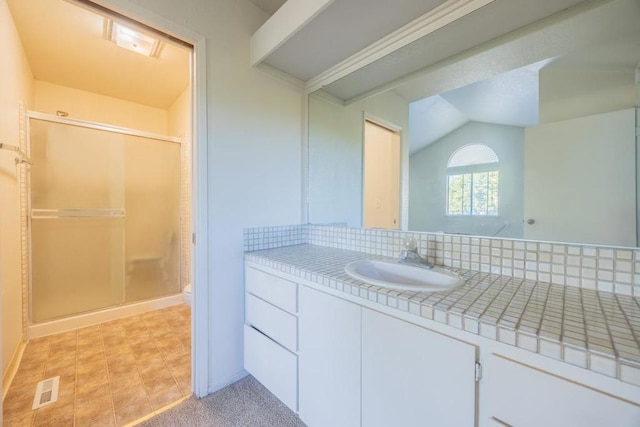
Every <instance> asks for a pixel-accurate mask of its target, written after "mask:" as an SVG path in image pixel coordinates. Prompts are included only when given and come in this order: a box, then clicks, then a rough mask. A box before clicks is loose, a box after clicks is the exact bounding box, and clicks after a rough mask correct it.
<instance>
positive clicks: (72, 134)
mask: <svg viewBox="0 0 640 427" xmlns="http://www.w3.org/2000/svg"><path fill="white" fill-rule="evenodd" d="M27 138H28V141H29V154H30V159H31V162H32V165H31V167H30V174H29V175H30V176H29V181H28V185H27V188H28V189H27V193H28V197H27V201H26V203H28V210H27V211H28V212H29V220H28V230H29V233H28V235H29V240H30V241H29V248H30V281H29V282H30V289H29V292H28V295H29V301H28V303H29V312H30V323H32V324H37V323H42V322H48V321H51V320H55V319H61V318H66V317H69V316H74V315H79V314H82V313H88V312H92V311H96V310H101V309H106V308H111V307H119V306H123V305H127V304H130V303H134V302H139V301H143V300H151V299H155V298H159V297H164V296H168V295H173V294H178V293H179V292H180V291H181V283H180V277H181V275H180V271H181V263H180V258H181V253H180V252H181V246H182V245H181V243H180V242H181V230H182V227H181V200H182V198H181V188H182V186H181V155H182V150H181V141H180V139H178V138H174V137H167V136H161V135H155V134H151V133H146V132H141V131H136V130H131V129H125V128H119V127H115V126H110V125H103V124H97V123H90V122H84V121H80V120H75V119H68V118H63V117H58V116H55V115H48V114H42V113H35V112H29V113H28V114H27Z"/></svg>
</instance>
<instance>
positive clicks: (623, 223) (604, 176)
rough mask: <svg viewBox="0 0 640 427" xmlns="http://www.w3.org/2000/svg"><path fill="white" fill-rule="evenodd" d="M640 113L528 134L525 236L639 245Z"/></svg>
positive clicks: (567, 123)
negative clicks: (639, 134)
mask: <svg viewBox="0 0 640 427" xmlns="http://www.w3.org/2000/svg"><path fill="white" fill-rule="evenodd" d="M635 174H636V138H635V109H626V110H620V111H614V112H610V113H604V114H597V115H594V116H587V117H580V118H577V119H571V120H562V121H557V122H554V123H548V124H545V125H540V126H537V127H532V128H527V129H526V131H525V181H524V189H525V199H524V212H525V218H532V219H534V220H535V223H534V224H532V225H526V226H525V233H524V237H525V238H526V239H534V240H555V241H562V242H578V243H599V244H605V245H617V246H632V247H635V246H637V245H636V175H635Z"/></svg>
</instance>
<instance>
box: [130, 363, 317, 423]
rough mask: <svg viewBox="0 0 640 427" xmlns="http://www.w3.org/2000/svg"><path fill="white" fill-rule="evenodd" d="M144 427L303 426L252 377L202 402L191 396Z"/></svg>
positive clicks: (294, 415)
mask: <svg viewBox="0 0 640 427" xmlns="http://www.w3.org/2000/svg"><path fill="white" fill-rule="evenodd" d="M140 426H144V427H182V426H184V427H200V426H202V427H204V426H212V427H232V426H233V427H236V426H242V427H304V426H305V424H304V423H303V422H302V421H300V419H299V418H298V416H297V415H296V414H294V413H293V412H292V411H291V410H290V409H289V408H287V407H286V406H285V405H284V404H283V403H282V402H280V401H279V400H278V399H277V398H276V397H275V396H274V395H273V394H271V393H270V392H269V390H267V389H266V388H265V387H264V386H263V385H262V384H260V383H259V382H258V381H257V380H256V379H255V378H253V377H252V376H248V377H245V378H243V379H241V380H240V381H238V382H236V383H234V384H231V385H230V386H228V387H225V388H223V389H222V390H220V391H218V392H216V393H213V394H211V395H209V396H207V397H205V398H203V399H196V398H194V397H191V398H189V399H187V400H185V401H184V402H183V403H181V404H179V405H178V406H175V407H173V408H171V409H169V410H168V411H166V412H163V413H162V414H159V415H157V416H155V417H153V418H151V419H149V420H147V421H145V422H144V423H142V424H140Z"/></svg>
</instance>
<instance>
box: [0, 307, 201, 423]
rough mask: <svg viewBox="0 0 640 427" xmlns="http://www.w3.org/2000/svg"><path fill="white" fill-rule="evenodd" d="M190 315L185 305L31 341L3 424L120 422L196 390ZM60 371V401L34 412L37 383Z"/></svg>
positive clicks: (58, 373)
mask: <svg viewBox="0 0 640 427" xmlns="http://www.w3.org/2000/svg"><path fill="white" fill-rule="evenodd" d="M190 319H191V310H190V308H189V306H187V305H185V304H180V305H177V306H173V307H168V308H163V309H160V310H156V311H152V312H148V313H144V314H141V315H137V316H131V317H125V318H122V319H118V320H114V321H111V322H106V323H102V324H100V325H96V326H91V327H87V328H83V329H79V330H76V331H71V332H65V333H61V334H57V335H52V336H49V337H44V338H38V339H35V340H32V341H30V342H29V343H28V344H27V347H26V350H25V352H24V356H23V358H22V361H21V363H20V367H19V368H18V372H17V374H16V376H15V378H14V380H13V382H12V383H11V387H10V388H9V392H8V393H7V396H6V398H5V400H4V405H3V406H4V407H3V411H4V412H3V418H4V425H5V426H77V427H80V426H92V427H102V426H105V427H107V426H121V425H124V424H127V423H129V422H131V421H134V420H136V419H138V418H141V417H143V416H144V415H147V414H149V413H151V412H153V411H154V410H156V409H159V408H161V407H163V406H165V405H167V404H169V403H171V402H174V401H176V400H178V399H180V398H182V397H184V396H188V395H190V394H191V320H190ZM58 375H59V376H60V390H59V394H58V401H57V402H56V403H52V404H50V405H48V406H45V407H42V408H40V409H36V410H32V409H31V405H32V403H33V397H34V394H35V389H36V384H37V383H38V381H41V380H43V379H46V378H51V377H55V376H58Z"/></svg>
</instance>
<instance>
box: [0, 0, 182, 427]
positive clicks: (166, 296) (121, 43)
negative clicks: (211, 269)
mask: <svg viewBox="0 0 640 427" xmlns="http://www.w3.org/2000/svg"><path fill="white" fill-rule="evenodd" d="M7 4H8V6H9V12H10V14H11V18H12V20H13V22H14V25H15V27H16V29H17V32H18V36H19V38H20V41H21V44H22V49H23V51H24V56H25V58H26V61H27V62H28V66H29V68H30V71H31V75H32V76H31V79H32V81H31V84H30V91H31V92H30V93H29V94H27V95H28V96H25V100H24V102H23V104H22V105H21V107H20V113H21V120H22V121H23V122H24V127H23V128H21V134H23V135H24V137H23V138H22V141H20V145H21V148H22V149H23V150H24V152H26V153H27V155H28V160H29V161H28V163H25V164H24V165H21V166H20V167H21V170H20V183H21V192H22V191H24V194H23V195H22V197H21V200H23V201H25V202H24V204H25V206H23V208H24V210H25V212H26V215H25V218H26V219H25V221H24V223H21V224H18V225H17V226H18V227H20V228H21V236H22V241H23V242H26V244H25V247H26V251H25V250H23V253H25V254H26V255H25V257H24V259H23V272H25V274H23V277H24V278H25V279H24V280H23V283H22V294H23V300H24V304H22V306H23V310H22V315H23V322H22V328H23V331H22V337H23V338H24V340H25V341H26V342H25V344H26V345H23V347H22V349H23V350H20V351H17V353H20V354H21V358H20V357H19V358H18V359H19V360H18V363H17V364H16V367H17V369H16V370H15V372H14V374H15V375H12V376H11V377H12V381H10V384H11V385H10V387H8V391H7V393H6V397H5V399H4V405H3V413H4V417H3V419H4V421H5V422H10V423H11V422H12V421H14V420H18V421H20V424H25V425H27V424H29V423H28V421H29V420H30V421H31V423H34V424H43V423H44V424H47V423H52V424H55V423H58V422H66V421H71V422H72V423H73V422H75V423H78V422H83V423H90V422H91V423H98V424H100V423H108V424H115V425H122V424H126V423H129V422H131V421H134V420H135V419H137V418H140V417H142V416H144V415H146V414H149V413H151V412H153V411H155V410H157V409H159V408H161V407H162V406H164V405H166V404H168V403H171V402H173V401H175V400H178V399H181V398H184V397H185V396H188V395H190V394H191V391H192V389H193V388H194V387H193V385H192V383H191V379H192V368H191V359H192V346H193V345H192V339H191V325H192V320H191V319H192V314H191V313H192V312H191V308H190V307H189V305H187V304H185V303H184V302H183V301H186V300H187V299H188V297H190V295H189V296H188V297H187V296H185V297H183V294H182V291H183V290H185V288H188V289H189V290H190V288H191V287H190V286H188V285H189V284H190V283H191V275H192V271H193V268H192V264H193V263H192V261H191V259H192V256H191V249H192V243H191V242H192V232H191V230H192V226H191V206H192V203H191V193H192V192H191V188H192V185H191V183H192V174H191V165H192V141H193V139H194V138H192V128H193V123H194V119H193V116H194V114H193V111H192V106H193V105H194V102H193V98H194V93H195V91H194V88H193V86H194V81H193V79H192V76H193V75H194V73H193V71H192V70H193V68H194V64H193V61H194V46H192V45H191V44H189V43H186V42H183V41H181V40H179V39H176V38H174V37H172V36H169V35H167V34H166V33H164V32H162V31H158V30H155V29H154V28H152V27H149V26H147V25H144V24H141V23H140V22H137V21H135V20H132V19H130V18H128V17H126V16H123V15H120V14H118V13H115V12H112V11H110V10H108V9H106V8H104V7H102V6H98V5H95V4H93V3H91V2H88V1H77V2H69V1H64V0H26V1H25V0H7ZM77 134H80V137H79V138H78V137H77V136H78V135H77ZM65 296H66V297H65ZM2 326H3V329H4V328H7V327H15V326H16V325H7V324H4V325H2ZM22 351H24V353H22ZM38 367H43V369H39V368H38ZM34 368H36V370H35V371H34ZM35 372H38V375H36V374H35ZM40 377H42V378H40ZM49 377H60V379H59V382H58V384H59V388H58V395H57V400H56V401H55V402H52V403H50V404H49V405H45V406H43V407H41V408H38V409H35V410H33V409H31V404H28V402H27V401H28V400H31V401H33V394H34V392H35V385H34V384H32V382H34V381H35V382H36V383H37V382H38V381H41V380H46V379H47V378H49ZM5 378H6V376H5ZM32 386H33V387H32ZM31 388H33V390H31ZM31 403H32V402H31Z"/></svg>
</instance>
